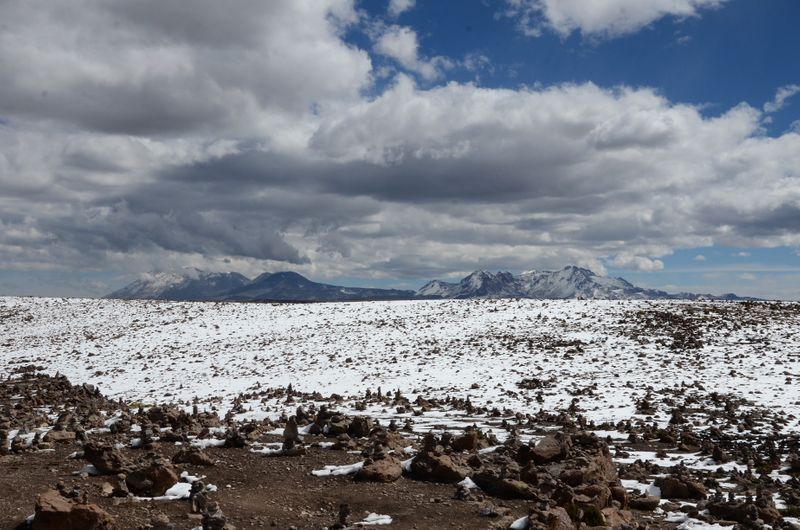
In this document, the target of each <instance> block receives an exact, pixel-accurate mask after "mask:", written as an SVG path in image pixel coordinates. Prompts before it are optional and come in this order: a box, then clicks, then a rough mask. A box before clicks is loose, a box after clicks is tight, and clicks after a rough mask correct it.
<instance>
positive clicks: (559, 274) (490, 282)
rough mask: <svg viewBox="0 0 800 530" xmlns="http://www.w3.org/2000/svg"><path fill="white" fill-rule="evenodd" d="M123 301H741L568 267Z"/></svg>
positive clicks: (174, 278)
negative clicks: (405, 283) (413, 286)
mask: <svg viewBox="0 0 800 530" xmlns="http://www.w3.org/2000/svg"><path fill="white" fill-rule="evenodd" d="M104 298H114V299H123V300H136V299H151V300H177V301H183V300H195V301H242V302H267V301H272V302H334V301H366V300H414V299H443V298H457V299H464V298H537V299H571V298H583V299H605V300H657V299H689V300H697V299H701V298H702V299H710V300H745V299H747V298H742V297H738V296H736V295H734V294H724V295H722V296H714V295H709V294H695V293H676V294H671V293H667V292H666V291H659V290H656V289H645V288H642V287H637V286H635V285H633V284H632V283H630V282H628V281H627V280H624V279H623V278H609V277H606V276H599V275H597V274H595V273H594V272H592V271H590V270H589V269H584V268H581V267H576V266H574V265H569V266H567V267H564V268H563V269H561V270H556V271H535V270H531V271H526V272H523V273H522V274H519V275H513V274H511V273H510V272H497V273H492V272H487V271H475V272H473V273H472V274H470V275H468V276H466V277H465V278H463V279H462V280H461V281H459V282H457V283H456V282H444V281H441V280H433V281H431V282H428V283H426V284H425V285H424V286H422V287H421V288H420V289H419V290H417V291H411V290H401V289H375V288H366V287H341V286H338V285H329V284H325V283H318V282H314V281H311V280H309V279H308V278H306V277H304V276H301V275H300V274H298V273H296V272H291V271H286V272H275V273H269V272H265V273H264V274H261V275H260V276H258V277H256V278H255V279H252V280H251V279H249V278H247V277H245V276H243V275H241V274H238V273H235V272H204V271H201V270H198V269H185V270H184V271H182V272H180V273H151V274H147V275H145V276H144V277H143V278H141V279H139V280H136V281H135V282H133V283H131V284H129V285H127V286H125V287H123V288H122V289H119V290H117V291H114V292H113V293H111V294H108V295H106V296H105V297H104Z"/></svg>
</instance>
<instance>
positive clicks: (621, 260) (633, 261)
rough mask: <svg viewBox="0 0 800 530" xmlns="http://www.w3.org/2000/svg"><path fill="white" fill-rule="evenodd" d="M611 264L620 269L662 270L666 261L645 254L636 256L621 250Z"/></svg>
mask: <svg viewBox="0 0 800 530" xmlns="http://www.w3.org/2000/svg"><path fill="white" fill-rule="evenodd" d="M611 264H612V265H613V266H614V267H618V268H620V269H630V270H635V271H643V272H652V271H660V270H662V269H663V268H664V262H663V261H661V260H658V259H650V258H648V257H645V256H634V255H632V254H629V253H627V252H621V253H619V254H617V255H616V256H615V257H614V259H613V260H612V261H611Z"/></svg>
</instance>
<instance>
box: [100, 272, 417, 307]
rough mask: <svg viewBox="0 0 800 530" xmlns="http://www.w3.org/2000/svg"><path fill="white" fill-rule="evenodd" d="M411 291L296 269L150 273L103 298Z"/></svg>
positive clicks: (338, 297) (285, 297)
mask: <svg viewBox="0 0 800 530" xmlns="http://www.w3.org/2000/svg"><path fill="white" fill-rule="evenodd" d="M413 297H414V291H403V290H398V289H371V288H364V287H340V286H338V285H328V284H324V283H317V282H312V281H311V280H309V279H308V278H305V277H304V276H301V275H300V274H297V273H296V272H276V273H269V272H265V273H264V274H261V275H260V276H258V277H257V278H255V279H254V280H250V279H249V278H247V277H246V276H242V275H241V274H238V273H235V272H226V273H222V272H211V273H208V272H203V271H200V270H197V269H185V270H183V271H181V272H180V273H151V274H147V275H145V276H144V277H143V278H141V279H139V280H136V281H135V282H133V283H131V284H129V285H127V286H125V287H123V288H122V289H119V290H118V291H114V292H113V293H111V294H108V295H106V296H105V298H118V299H123V300H134V299H148V300H176V301H183V300H233V301H252V302H256V301H259V302H260V301H287V302H289V301H290V302H320V301H354V300H408V299H411V298H413Z"/></svg>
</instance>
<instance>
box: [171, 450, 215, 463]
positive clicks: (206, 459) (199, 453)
mask: <svg viewBox="0 0 800 530" xmlns="http://www.w3.org/2000/svg"><path fill="white" fill-rule="evenodd" d="M172 463H173V464H191V465H193V466H213V465H214V461H213V460H212V459H211V457H210V456H208V455H207V454H206V453H205V452H204V451H203V450H202V449H200V448H199V447H189V448H184V449H181V450H180V451H178V452H177V453H175V456H173V457H172Z"/></svg>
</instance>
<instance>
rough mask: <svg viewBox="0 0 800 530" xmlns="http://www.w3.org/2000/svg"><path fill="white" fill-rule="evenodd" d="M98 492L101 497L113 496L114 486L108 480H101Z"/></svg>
mask: <svg viewBox="0 0 800 530" xmlns="http://www.w3.org/2000/svg"><path fill="white" fill-rule="evenodd" d="M100 494H101V495H102V496H103V497H113V496H114V486H112V485H111V483H110V482H103V483H102V484H100Z"/></svg>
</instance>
